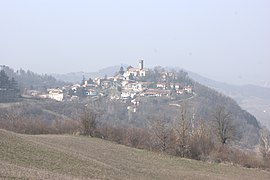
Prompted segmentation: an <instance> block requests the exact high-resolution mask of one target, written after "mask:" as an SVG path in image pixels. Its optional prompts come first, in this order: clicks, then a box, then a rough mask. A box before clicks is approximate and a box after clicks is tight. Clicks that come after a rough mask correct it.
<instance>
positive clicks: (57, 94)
mask: <svg viewBox="0 0 270 180" xmlns="http://www.w3.org/2000/svg"><path fill="white" fill-rule="evenodd" d="M48 92H49V95H48V97H49V98H50V99H54V100H56V101H63V99H64V94H63V91H62V90H61V89H59V88H58V89H49V90H48Z"/></svg>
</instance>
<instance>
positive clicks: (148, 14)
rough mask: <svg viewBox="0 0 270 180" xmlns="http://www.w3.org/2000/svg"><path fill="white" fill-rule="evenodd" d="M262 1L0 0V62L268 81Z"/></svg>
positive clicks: (39, 68) (269, 15)
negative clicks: (141, 68)
mask: <svg viewBox="0 0 270 180" xmlns="http://www.w3.org/2000/svg"><path fill="white" fill-rule="evenodd" d="M269 7H270V1H268V0H256V1H254V0H238V1H235V0H222V1H214V0H204V1H194V0H189V1H186V0H183V1H182V0H179V1H172V0H168V1H154V0H149V1H143V0H136V1H125V0H115V1H110V0H99V1H87V0H80V1H72V0H58V1H52V0H41V1H36V0H25V1H20V0H12V1H1V2H0V26H1V28H0V64H1V65H3V64H4V65H7V66H10V67H12V68H14V69H19V68H23V69H29V70H32V71H34V72H37V73H67V72H76V71H85V72H93V71H98V70H99V69H101V68H104V67H107V66H113V65H120V64H128V65H132V66H137V64H138V60H139V59H144V60H145V66H146V67H149V68H151V67H154V66H157V65H160V66H170V67H174V66H175V67H181V68H183V69H186V70H190V71H193V72H196V73H199V74H201V75H204V76H206V77H209V78H212V79H214V80H219V81H224V82H230V83H234V84H248V83H252V84H257V85H258V84H260V85H263V84H266V83H267V82H268V83H270V71H269V70H268V69H269V67H270V33H269V32H270V23H269V19H270V11H269Z"/></svg>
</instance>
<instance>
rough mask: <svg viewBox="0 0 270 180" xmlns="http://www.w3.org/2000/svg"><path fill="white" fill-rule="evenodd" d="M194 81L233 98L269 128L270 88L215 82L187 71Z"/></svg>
mask: <svg viewBox="0 0 270 180" xmlns="http://www.w3.org/2000/svg"><path fill="white" fill-rule="evenodd" d="M188 74H189V76H190V77H191V78H192V79H194V80H195V81H197V82H199V83H201V84H204V85H206V86H208V87H210V88H213V89H216V90H217V91H219V92H222V93H223V94H225V95H227V96H229V97H231V98H233V99H234V100H235V101H237V103H238V104H239V105H240V106H241V107H242V108H243V109H245V110H247V111H248V112H250V113H251V114H253V115H254V116H255V117H256V118H257V120H258V121H260V122H261V124H262V125H263V126H266V127H268V129H270V88H266V87H261V86H255V85H231V84H227V83H223V82H217V81H214V80H211V79H208V78H205V77H203V76H200V75H198V74H196V73H193V72H188Z"/></svg>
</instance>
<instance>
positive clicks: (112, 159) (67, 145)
mask: <svg viewBox="0 0 270 180" xmlns="http://www.w3.org/2000/svg"><path fill="white" fill-rule="evenodd" d="M0 179H270V173H269V172H266V171H261V170H257V169H246V168H242V167H235V166H227V165H222V164H210V163H203V162H199V161H193V160H188V159H181V158H177V157H172V156H168V155H162V154H159V153H153V152H149V151H145V150H138V149H133V148H129V147H125V146H122V145H117V144H114V143H111V142H108V141H104V140H101V139H96V138H87V137H75V136H68V135H38V136H30V135H20V134H15V133H12V132H8V131H5V130H0Z"/></svg>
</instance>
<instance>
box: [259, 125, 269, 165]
mask: <svg viewBox="0 0 270 180" xmlns="http://www.w3.org/2000/svg"><path fill="white" fill-rule="evenodd" d="M260 133H261V136H260V151H261V153H262V156H263V158H264V159H265V160H269V159H270V132H269V130H268V129H266V128H263V129H262V130H261V132H260Z"/></svg>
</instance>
